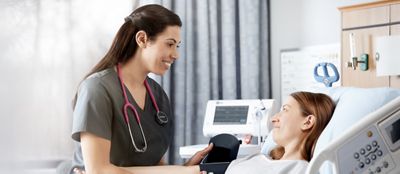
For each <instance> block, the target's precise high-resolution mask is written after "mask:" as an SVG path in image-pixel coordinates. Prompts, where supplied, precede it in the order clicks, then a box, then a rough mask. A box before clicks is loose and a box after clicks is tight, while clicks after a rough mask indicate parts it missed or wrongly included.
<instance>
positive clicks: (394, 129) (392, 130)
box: [386, 119, 400, 144]
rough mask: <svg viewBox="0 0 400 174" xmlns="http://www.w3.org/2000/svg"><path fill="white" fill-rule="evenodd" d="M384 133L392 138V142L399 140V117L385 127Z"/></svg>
mask: <svg viewBox="0 0 400 174" xmlns="http://www.w3.org/2000/svg"><path fill="white" fill-rule="evenodd" d="M386 133H387V134H388V136H389V138H390V139H391V140H392V143H393V144H394V143H396V142H397V141H399V140H400V119H398V120H397V121H395V122H394V123H393V124H391V125H389V126H388V127H386Z"/></svg>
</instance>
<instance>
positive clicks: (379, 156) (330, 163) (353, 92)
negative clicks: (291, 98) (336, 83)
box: [306, 88, 400, 174]
mask: <svg viewBox="0 0 400 174" xmlns="http://www.w3.org/2000/svg"><path fill="white" fill-rule="evenodd" d="M324 92H325V93H327V94H328V95H330V96H331V97H332V98H333V99H334V100H335V102H336V103H337V104H336V108H335V112H334V114H333V116H332V119H331V121H330V122H329V124H328V126H327V127H326V128H325V130H324V131H323V133H322V134H321V136H320V138H319V139H318V142H317V145H316V148H315V153H314V157H313V159H312V160H311V161H310V165H309V168H308V169H307V172H306V173H307V174H315V173H318V171H319V173H323V174H331V173H340V174H342V173H343V174H353V173H354V174H358V173H363V174H364V173H365V174H374V173H389V174H395V173H396V174H398V173H400V149H399V148H400V137H399V136H400V97H399V96H400V90H398V89H391V88H372V89H362V88H331V89H328V90H327V91H324Z"/></svg>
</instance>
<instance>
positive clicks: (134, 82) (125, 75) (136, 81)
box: [120, 57, 150, 88]
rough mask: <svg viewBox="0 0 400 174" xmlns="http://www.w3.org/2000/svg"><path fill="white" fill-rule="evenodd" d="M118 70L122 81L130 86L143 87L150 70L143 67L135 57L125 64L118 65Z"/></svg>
mask: <svg viewBox="0 0 400 174" xmlns="http://www.w3.org/2000/svg"><path fill="white" fill-rule="evenodd" d="M120 71H121V76H122V79H123V80H124V83H125V84H127V85H129V86H132V87H134V88H135V87H143V82H144V80H145V79H146V77H147V74H149V73H150V72H149V71H148V70H146V69H145V67H144V66H143V64H142V63H141V62H140V59H136V58H135V57H134V58H132V59H130V60H129V61H128V62H126V63H125V64H121V65H120Z"/></svg>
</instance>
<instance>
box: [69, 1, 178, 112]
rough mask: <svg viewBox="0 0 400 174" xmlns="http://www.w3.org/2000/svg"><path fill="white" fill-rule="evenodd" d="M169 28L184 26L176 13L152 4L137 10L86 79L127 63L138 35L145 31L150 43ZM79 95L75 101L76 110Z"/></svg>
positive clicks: (126, 19) (120, 29)
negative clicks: (119, 64)
mask: <svg viewBox="0 0 400 174" xmlns="http://www.w3.org/2000/svg"><path fill="white" fill-rule="evenodd" d="M168 26H179V27H181V26H182V22H181V19H180V18H179V16H178V15H176V14H175V13H174V12H172V11H170V10H168V9H166V8H165V7H163V6H160V5H156V4H150V5H145V6H142V7H139V8H137V9H136V10H135V11H133V12H132V13H131V14H130V15H129V16H128V17H126V18H125V23H124V24H122V26H121V27H120V28H119V30H118V32H117V35H116V36H115V38H114V41H113V43H112V45H111V47H110V49H109V50H108V52H107V53H106V55H105V56H104V57H103V58H102V59H101V60H100V61H99V62H98V63H97V64H96V65H95V66H94V67H93V69H92V70H91V71H90V72H89V73H88V74H87V75H86V76H85V77H84V79H86V78H87V77H89V76H90V75H92V74H94V73H96V72H99V71H102V70H105V69H107V68H110V67H113V66H115V65H117V64H118V63H125V62H127V61H128V60H129V59H130V58H132V57H133V55H134V54H135V53H136V50H137V47H138V46H137V43H136V33H137V32H138V31H141V30H143V31H144V32H146V34H147V37H148V38H149V40H150V41H153V40H155V38H156V37H157V35H158V34H159V33H162V32H163V31H164V30H165V29H166V28H167V27H168ZM76 100H77V93H75V97H74V99H73V103H72V104H73V105H72V106H73V108H75V105H76Z"/></svg>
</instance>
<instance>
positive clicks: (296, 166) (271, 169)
mask: <svg viewBox="0 0 400 174" xmlns="http://www.w3.org/2000/svg"><path fill="white" fill-rule="evenodd" d="M307 166H308V162H307V161H304V160H272V159H270V157H269V156H266V155H264V154H254V155H250V156H247V157H245V158H239V159H237V160H234V161H232V163H231V164H230V165H229V166H228V168H227V170H226V172H225V174H243V173H251V174H303V173H305V172H306V169H307Z"/></svg>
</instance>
